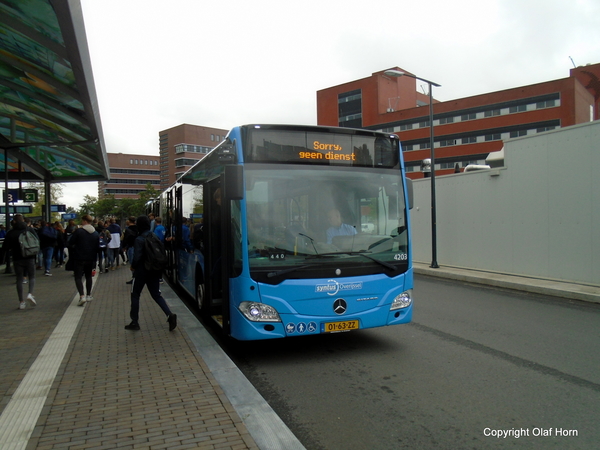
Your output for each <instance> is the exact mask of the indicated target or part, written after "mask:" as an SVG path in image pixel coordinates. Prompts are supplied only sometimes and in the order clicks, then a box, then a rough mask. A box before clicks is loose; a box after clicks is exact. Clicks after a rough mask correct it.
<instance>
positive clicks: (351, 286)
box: [315, 280, 363, 295]
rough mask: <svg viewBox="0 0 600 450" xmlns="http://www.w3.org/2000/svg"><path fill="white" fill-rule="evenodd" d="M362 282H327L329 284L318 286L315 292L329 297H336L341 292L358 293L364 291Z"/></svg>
mask: <svg viewBox="0 0 600 450" xmlns="http://www.w3.org/2000/svg"><path fill="white" fill-rule="evenodd" d="M362 287H363V284H362V281H358V282H350V283H340V282H338V281H336V280H327V284H317V285H316V286H315V292H321V293H322V292H325V293H327V295H336V294H337V293H338V292H340V291H357V290H360V289H362Z"/></svg>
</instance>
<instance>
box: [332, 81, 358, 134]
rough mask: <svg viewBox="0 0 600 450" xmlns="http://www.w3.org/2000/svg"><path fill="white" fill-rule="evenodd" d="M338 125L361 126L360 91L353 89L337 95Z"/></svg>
mask: <svg viewBox="0 0 600 450" xmlns="http://www.w3.org/2000/svg"><path fill="white" fill-rule="evenodd" d="M338 125H339V126H340V127H349V128H361V127H362V91H361V90H360V89H355V90H353V91H349V92H344V93H342V94H339V95H338Z"/></svg>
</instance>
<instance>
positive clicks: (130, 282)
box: [125, 279, 133, 284]
mask: <svg viewBox="0 0 600 450" xmlns="http://www.w3.org/2000/svg"><path fill="white" fill-rule="evenodd" d="M125 284H133V279H131V280H129V281H126V282H125Z"/></svg>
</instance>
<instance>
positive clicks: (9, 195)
mask: <svg viewBox="0 0 600 450" xmlns="http://www.w3.org/2000/svg"><path fill="white" fill-rule="evenodd" d="M2 199H3V200H4V203H14V202H18V201H19V190H18V189H8V190H4V192H3V194H2Z"/></svg>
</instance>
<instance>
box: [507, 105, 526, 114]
mask: <svg viewBox="0 0 600 450" xmlns="http://www.w3.org/2000/svg"><path fill="white" fill-rule="evenodd" d="M525 111H527V105H519V106H511V107H510V108H509V110H508V112H509V113H510V114H515V113H519V112H525Z"/></svg>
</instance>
